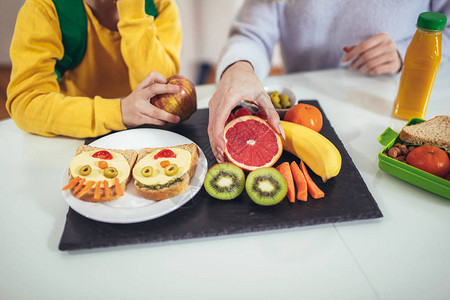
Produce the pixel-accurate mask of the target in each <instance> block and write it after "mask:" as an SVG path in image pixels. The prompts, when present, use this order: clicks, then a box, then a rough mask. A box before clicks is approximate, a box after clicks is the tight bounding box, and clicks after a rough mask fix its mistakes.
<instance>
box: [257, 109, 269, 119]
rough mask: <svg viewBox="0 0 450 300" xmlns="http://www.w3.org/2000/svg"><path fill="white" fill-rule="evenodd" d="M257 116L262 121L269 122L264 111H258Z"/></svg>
mask: <svg viewBox="0 0 450 300" xmlns="http://www.w3.org/2000/svg"><path fill="white" fill-rule="evenodd" d="M255 116H257V117H260V118H261V119H264V120H267V116H266V114H265V113H264V112H263V111H262V110H258V111H257V112H256V114H255Z"/></svg>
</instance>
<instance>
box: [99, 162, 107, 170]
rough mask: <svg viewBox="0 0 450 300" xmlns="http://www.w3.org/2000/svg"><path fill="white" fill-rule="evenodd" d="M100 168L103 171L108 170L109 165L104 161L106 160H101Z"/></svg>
mask: <svg viewBox="0 0 450 300" xmlns="http://www.w3.org/2000/svg"><path fill="white" fill-rule="evenodd" d="M98 167H99V168H100V169H102V170H103V169H106V168H107V167H108V163H107V162H106V161H104V160H101V161H99V162H98Z"/></svg>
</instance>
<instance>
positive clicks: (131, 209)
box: [61, 128, 208, 224]
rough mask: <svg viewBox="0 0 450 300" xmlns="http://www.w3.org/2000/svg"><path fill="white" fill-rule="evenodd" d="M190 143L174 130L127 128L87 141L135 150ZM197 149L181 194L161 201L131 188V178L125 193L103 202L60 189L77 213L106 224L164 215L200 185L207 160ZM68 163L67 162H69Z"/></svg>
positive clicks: (64, 177) (65, 178)
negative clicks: (192, 168)
mask: <svg viewBox="0 0 450 300" xmlns="http://www.w3.org/2000/svg"><path fill="white" fill-rule="evenodd" d="M189 143H193V141H191V140H190V139H188V138H186V137H184V136H182V135H179V134H177V133H174V132H171V131H166V130H161V129H145V128H140V129H130V130H125V131H121V132H117V133H113V134H110V135H107V136H105V137H102V138H100V139H98V140H96V141H94V142H92V143H91V144H90V146H94V147H101V148H109V149H121V150H126V149H130V150H136V151H137V152H139V150H140V149H142V148H146V147H150V148H154V147H170V146H176V145H181V144H189ZM198 149H199V158H198V164H197V169H196V171H195V175H194V177H192V179H191V182H190V183H189V186H188V188H187V189H186V190H185V191H184V192H183V193H181V194H179V195H177V196H175V197H172V198H169V199H165V200H161V201H153V200H147V199H145V198H142V197H141V196H139V194H138V192H137V190H136V188H135V187H134V184H133V180H130V182H129V183H128V185H127V187H126V190H125V195H123V196H122V197H120V198H119V199H117V200H113V201H108V202H104V203H90V202H85V201H82V200H79V199H77V198H75V197H74V196H73V195H72V193H71V192H70V190H66V191H62V192H63V197H64V199H65V200H66V202H67V204H69V206H70V207H71V208H72V209H73V210H75V211H76V212H78V213H79V214H81V215H83V216H85V217H87V218H89V219H93V220H96V221H101V222H107V223H122V224H126V223H137V222H142V221H148V220H151V219H155V218H158V217H161V216H164V215H166V214H168V213H170V212H172V211H174V210H176V209H178V208H179V207H181V206H183V205H184V204H185V203H186V202H188V201H189V200H190V199H191V198H192V197H194V196H195V195H196V194H197V193H198V191H199V190H200V189H201V188H202V185H203V181H204V180H205V175H206V172H207V171H208V162H207V160H206V157H205V154H204V153H203V151H202V149H200V147H198ZM69 164H70V162H69ZM69 164H67V166H66V168H65V169H64V171H63V173H62V176H61V188H62V187H63V186H65V185H67V183H68V180H69V175H68V168H69Z"/></svg>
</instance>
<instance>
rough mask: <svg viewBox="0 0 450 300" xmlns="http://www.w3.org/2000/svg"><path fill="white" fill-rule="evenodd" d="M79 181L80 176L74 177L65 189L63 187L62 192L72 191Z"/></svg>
mask: <svg viewBox="0 0 450 300" xmlns="http://www.w3.org/2000/svg"><path fill="white" fill-rule="evenodd" d="M80 180H81V177H80V176H77V177H75V178H74V179H72V180H71V181H70V182H69V183H68V184H67V185H66V186H65V187H63V188H62V189H63V191H64V190H70V189H72V188H73V187H74V186H76V185H77V183H78V182H79V181H80Z"/></svg>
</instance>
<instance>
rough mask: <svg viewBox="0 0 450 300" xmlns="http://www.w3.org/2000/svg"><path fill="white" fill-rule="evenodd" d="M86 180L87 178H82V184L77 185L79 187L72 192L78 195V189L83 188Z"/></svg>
mask: <svg viewBox="0 0 450 300" xmlns="http://www.w3.org/2000/svg"><path fill="white" fill-rule="evenodd" d="M85 181H86V178H82V179H81V180H80V184H79V185H77V187H76V188H75V189H74V190H73V192H72V194H74V195H76V193H78V191H79V190H81V188H82V187H83V185H84V182H85Z"/></svg>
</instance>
